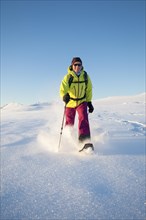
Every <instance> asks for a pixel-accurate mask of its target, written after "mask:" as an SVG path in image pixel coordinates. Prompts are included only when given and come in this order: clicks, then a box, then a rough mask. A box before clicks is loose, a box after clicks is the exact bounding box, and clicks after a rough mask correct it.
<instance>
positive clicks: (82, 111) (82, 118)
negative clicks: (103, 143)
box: [65, 102, 90, 142]
mask: <svg viewBox="0 0 146 220" xmlns="http://www.w3.org/2000/svg"><path fill="white" fill-rule="evenodd" d="M76 111H77V113H78V135H79V141H81V142H82V141H84V140H85V139H90V127H89V120H88V113H87V102H83V103H81V104H80V105H79V106H77V107H76V108H69V107H66V110H65V116H66V122H65V125H66V126H73V125H74V122H75V115H76Z"/></svg>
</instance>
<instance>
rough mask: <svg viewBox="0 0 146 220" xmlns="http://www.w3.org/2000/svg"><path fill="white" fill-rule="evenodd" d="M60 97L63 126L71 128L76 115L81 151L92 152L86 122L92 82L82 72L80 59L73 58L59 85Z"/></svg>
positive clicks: (88, 127) (90, 101)
mask: <svg viewBox="0 0 146 220" xmlns="http://www.w3.org/2000/svg"><path fill="white" fill-rule="evenodd" d="M60 96H61V98H62V99H63V101H64V102H65V120H66V121H65V126H73V125H74V122H75V115H76V112H77V113H78V140H79V143H81V144H82V143H83V145H82V149H81V150H80V151H82V150H84V149H87V148H89V147H90V149H92V150H94V147H93V144H92V143H90V142H91V133H90V126H89V120H88V111H89V113H92V112H93V111H94V107H93V105H92V82H91V79H90V77H89V75H88V74H87V73H86V71H85V70H84V67H83V65H82V60H81V58H80V57H74V58H73V59H72V62H71V65H70V66H69V67H68V73H67V74H66V75H65V76H64V78H63V80H62V82H61V85H60Z"/></svg>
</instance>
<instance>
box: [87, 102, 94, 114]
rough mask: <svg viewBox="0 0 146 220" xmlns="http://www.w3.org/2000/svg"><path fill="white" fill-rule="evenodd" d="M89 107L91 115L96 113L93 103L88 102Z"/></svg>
mask: <svg viewBox="0 0 146 220" xmlns="http://www.w3.org/2000/svg"><path fill="white" fill-rule="evenodd" d="M87 106H88V108H89V113H92V112H93V111H94V107H93V105H92V102H88V103H87Z"/></svg>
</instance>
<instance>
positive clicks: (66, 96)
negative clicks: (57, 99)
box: [63, 93, 70, 105]
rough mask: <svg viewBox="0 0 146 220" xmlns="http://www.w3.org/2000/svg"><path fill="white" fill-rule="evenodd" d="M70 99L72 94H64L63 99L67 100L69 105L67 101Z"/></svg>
mask: <svg viewBox="0 0 146 220" xmlns="http://www.w3.org/2000/svg"><path fill="white" fill-rule="evenodd" d="M69 100H70V95H69V94H68V93H67V94H66V95H64V96H63V101H64V102H65V104H66V105H67V103H68V102H69Z"/></svg>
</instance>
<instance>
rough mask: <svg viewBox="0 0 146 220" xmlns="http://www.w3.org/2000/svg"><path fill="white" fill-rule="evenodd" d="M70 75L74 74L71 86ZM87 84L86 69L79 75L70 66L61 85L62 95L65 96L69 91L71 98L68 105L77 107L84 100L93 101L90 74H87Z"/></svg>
mask: <svg viewBox="0 0 146 220" xmlns="http://www.w3.org/2000/svg"><path fill="white" fill-rule="evenodd" d="M70 75H72V76H73V81H72V83H71V85H70V86H69V78H70ZM87 78H88V80H87V84H86V82H85V78H84V69H83V68H82V70H81V74H80V76H77V75H76V74H75V73H74V71H73V70H72V67H71V66H70V67H69V68H68V73H67V74H66V75H65V76H64V78H63V80H62V82H61V85H60V96H61V98H63V96H64V95H66V94H67V93H68V94H69V95H70V97H71V99H70V101H69V102H68V103H67V105H66V106H67V107H70V108H75V107H77V106H78V105H80V104H81V103H82V102H91V99H92V83H91V79H90V77H89V75H88V76H87Z"/></svg>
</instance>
